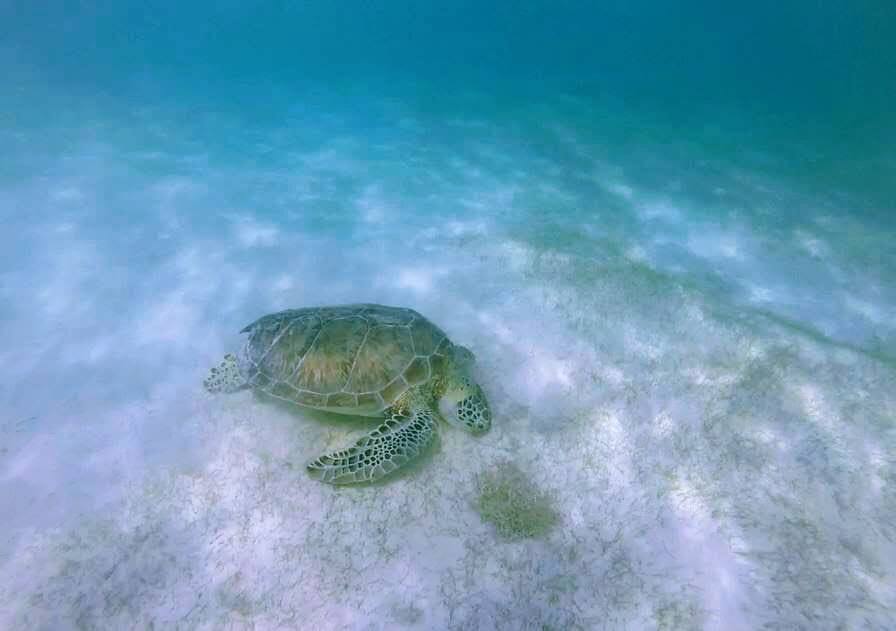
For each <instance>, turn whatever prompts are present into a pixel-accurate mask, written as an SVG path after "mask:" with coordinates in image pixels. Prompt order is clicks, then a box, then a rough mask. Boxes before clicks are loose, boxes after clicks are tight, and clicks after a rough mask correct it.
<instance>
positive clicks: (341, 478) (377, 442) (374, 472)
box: [308, 407, 435, 484]
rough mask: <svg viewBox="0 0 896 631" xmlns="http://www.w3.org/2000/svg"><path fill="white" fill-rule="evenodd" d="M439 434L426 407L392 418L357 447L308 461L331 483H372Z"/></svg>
mask: <svg viewBox="0 0 896 631" xmlns="http://www.w3.org/2000/svg"><path fill="white" fill-rule="evenodd" d="M434 436H435V420H434V419H433V414H432V412H431V411H430V410H429V408H426V407H420V408H417V409H415V410H414V411H413V412H412V413H410V414H406V415H402V414H398V413H394V414H392V418H390V419H389V420H388V421H386V422H385V423H383V424H382V425H380V426H379V427H377V428H376V429H375V430H373V431H372V432H371V433H369V434H368V435H367V436H364V437H363V438H361V439H360V440H359V441H358V442H357V443H355V444H354V446H353V447H349V448H348V449H344V450H342V451H337V452H335V453H331V454H327V455H325V456H321V457H320V458H318V459H317V460H314V461H313V462H310V463H308V470H309V471H310V473H311V475H312V476H313V477H315V478H317V479H318V480H320V481H321V482H329V483H330V484H354V483H356V482H372V481H374V480H377V479H379V478H381V477H383V476H384V475H387V474H389V473H392V472H393V471H395V470H396V469H398V468H399V467H400V466H402V465H403V464H405V463H406V462H408V461H410V460H412V459H413V458H415V457H416V456H418V455H419V454H420V453H421V452H422V451H423V449H424V448H425V447H426V446H427V445H428V444H429V443H430V442H432V439H433V437H434Z"/></svg>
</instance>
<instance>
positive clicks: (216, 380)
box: [202, 353, 248, 392]
mask: <svg viewBox="0 0 896 631" xmlns="http://www.w3.org/2000/svg"><path fill="white" fill-rule="evenodd" d="M202 385H203V386H205V389H206V390H208V391H209V392H236V391H237V390H242V389H243V388H246V387H248V386H247V384H246V381H245V380H244V379H243V377H242V375H240V370H239V367H238V366H237V361H236V355H233V354H231V353H228V354H227V355H225V356H224V359H223V360H222V361H221V363H220V364H218V365H217V366H215V367H214V368H212V369H211V370H210V371H209V372H208V377H206V378H205V381H203V382H202Z"/></svg>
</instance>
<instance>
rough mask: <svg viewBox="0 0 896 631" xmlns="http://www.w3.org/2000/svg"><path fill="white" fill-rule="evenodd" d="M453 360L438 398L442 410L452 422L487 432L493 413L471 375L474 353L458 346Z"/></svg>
mask: <svg viewBox="0 0 896 631" xmlns="http://www.w3.org/2000/svg"><path fill="white" fill-rule="evenodd" d="M453 359H454V361H452V362H451V366H450V368H448V370H447V372H446V375H445V391H444V392H443V393H442V396H441V397H439V412H440V413H441V415H442V418H444V419H445V420H446V421H448V422H449V423H451V424H452V425H455V426H457V427H461V428H463V429H466V430H467V431H470V432H473V433H474V434H482V433H484V432H487V431H488V429H489V427H491V425H492V412H491V410H490V409H489V407H488V400H487V399H486V398H485V394H484V393H483V392H482V388H481V387H480V386H479V384H478V383H476V382H475V381H473V378H472V376H471V372H472V370H471V369H472V367H473V362H474V358H473V353H471V352H470V351H469V350H468V349H466V348H464V347H463V346H456V347H455V348H454V357H453Z"/></svg>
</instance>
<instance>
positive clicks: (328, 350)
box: [239, 304, 452, 416]
mask: <svg viewBox="0 0 896 631" xmlns="http://www.w3.org/2000/svg"><path fill="white" fill-rule="evenodd" d="M242 332H243V333H248V334H249V338H248V340H247V341H246V345H245V347H244V348H243V352H242V353H241V354H240V357H239V370H240V373H241V375H242V376H243V378H244V379H245V380H246V383H248V384H249V385H250V386H252V387H254V388H257V389H259V390H262V391H264V392H266V393H268V394H270V395H272V396H275V397H277V398H280V399H285V400H288V401H292V402H294V403H297V404H299V405H305V406H308V407H314V408H318V409H326V410H332V411H335V412H343V413H348V414H362V415H369V416H378V415H380V414H382V413H383V411H384V410H386V409H387V408H389V407H390V406H391V405H392V404H393V403H394V402H395V400H396V399H398V397H400V396H401V395H402V394H403V393H404V392H405V391H406V390H407V389H408V388H410V387H412V386H417V385H421V384H426V383H427V382H429V381H430V380H431V379H432V378H433V377H435V376H438V375H441V374H442V373H443V372H444V369H445V367H446V365H447V363H448V362H449V361H450V359H449V358H450V357H451V348H452V344H451V341H450V340H449V339H448V338H447V336H446V335H445V333H444V332H443V331H442V330H441V329H439V328H438V327H437V326H436V325H434V324H433V323H432V322H430V321H429V320H427V319H426V318H424V317H423V316H422V315H420V314H419V313H417V312H416V311H414V310H413V309H404V308H400V307H388V306H383V305H375V304H355V305H341V306H334V307H311V308H306V309H290V310H287V311H281V312H279V313H272V314H270V315H266V316H264V317H262V318H259V319H258V320H256V321H255V322H253V323H252V324H250V325H249V326H247V327H246V328H245V329H243V330H242Z"/></svg>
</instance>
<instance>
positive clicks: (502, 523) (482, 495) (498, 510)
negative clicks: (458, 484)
mask: <svg viewBox="0 0 896 631" xmlns="http://www.w3.org/2000/svg"><path fill="white" fill-rule="evenodd" d="M477 487H478V488H477V491H478V496H477V498H476V503H475V509H476V512H478V513H479V516H480V517H482V520H483V521H485V522H487V523H490V524H492V525H493V526H494V527H495V529H496V530H497V532H498V535H499V536H501V537H502V538H504V539H508V540H519V539H527V538H533V537H541V536H544V535H546V534H547V533H548V532H549V531H550V530H551V529H552V528H553V527H554V526H556V525H557V523H558V522H559V516H558V514H557V511H556V510H555V509H554V505H553V502H552V501H551V498H550V496H549V495H548V494H547V493H545V492H544V491H542V490H541V489H539V488H538V487H537V486H535V485H534V484H533V483H532V482H531V481H530V480H529V478H528V477H527V476H526V474H525V473H524V472H523V471H522V470H521V469H520V468H519V467H517V465H515V464H514V463H512V462H504V463H501V464H499V465H498V466H496V467H495V468H493V469H491V470H489V471H486V472H485V473H482V474H481V475H480V476H479V478H478V480H477Z"/></svg>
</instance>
